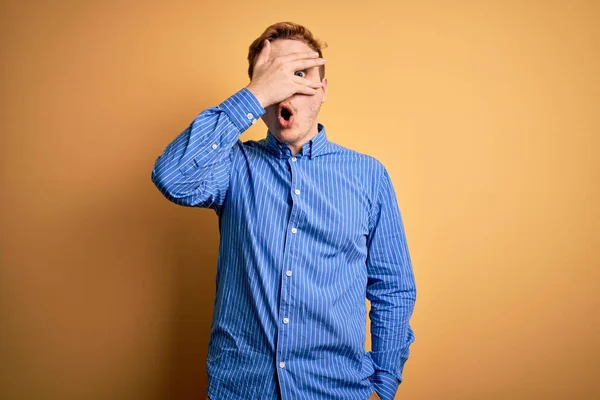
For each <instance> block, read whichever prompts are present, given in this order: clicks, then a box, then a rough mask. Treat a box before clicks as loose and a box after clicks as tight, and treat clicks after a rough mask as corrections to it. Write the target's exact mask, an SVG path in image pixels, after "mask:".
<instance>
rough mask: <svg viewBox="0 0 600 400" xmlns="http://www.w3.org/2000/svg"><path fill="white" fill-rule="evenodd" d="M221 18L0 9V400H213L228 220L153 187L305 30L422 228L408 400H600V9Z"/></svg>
mask: <svg viewBox="0 0 600 400" xmlns="http://www.w3.org/2000/svg"><path fill="white" fill-rule="evenodd" d="M53 3H54V4H53ZM223 3H226V4H225V5H219V2H216V1H211V2H208V1H171V2H165V1H160V2H158V1H155V2H147V1H139V2H137V3H133V2H124V1H121V2H107V1H86V2H84V1H54V2H50V1H26V2H24V1H14V0H13V1H5V2H3V5H2V12H1V18H2V20H1V21H0V30H1V40H2V65H1V67H2V71H1V74H2V81H1V91H2V92H1V96H2V97H1V102H2V103H1V105H2V115H1V124H2V126H1V127H2V146H1V151H2V154H1V163H2V164H1V176H2V189H1V191H2V198H1V211H2V226H1V228H2V248H1V256H0V257H1V263H2V264H1V267H2V269H1V277H0V278H1V279H0V313H1V315H0V362H1V364H2V371H0V376H1V377H2V378H1V379H2V381H1V389H0V397H1V398H3V399H198V398H203V396H204V394H205V389H206V378H205V366H204V362H205V356H206V350H207V343H208V333H209V327H210V319H211V315H212V304H213V303H212V302H213V295H214V279H215V269H216V257H217V246H218V240H219V236H218V226H217V218H216V215H215V214H214V213H213V211H212V210H202V209H190V208H184V207H178V206H176V205H174V204H172V203H169V202H167V200H166V199H164V198H163V197H162V196H161V195H160V193H159V192H158V191H157V190H156V189H155V187H154V186H153V184H152V183H151V181H150V172H151V169H152V166H153V163H154V160H155V159H156V157H157V156H158V155H159V154H160V152H161V151H162V149H163V148H164V146H165V145H166V144H167V143H168V142H169V141H171V140H172V139H173V138H174V137H175V135H176V134H178V133H179V132H180V131H181V130H183V129H184V128H185V127H186V126H187V125H188V124H189V123H190V122H191V120H192V119H193V118H194V117H195V116H196V115H197V113H199V112H200V111H201V110H203V109H205V108H207V107H209V106H212V105H216V104H218V103H219V102H220V101H222V100H224V99H225V98H226V97H228V96H229V95H231V94H233V93H234V92H235V91H237V90H238V89H240V88H241V87H243V86H245V85H246V84H247V82H248V81H247V77H246V68H247V65H246V52H247V47H248V45H249V44H250V42H251V41H252V40H253V39H254V38H255V37H257V36H258V35H259V34H260V33H261V32H262V30H263V29H264V28H265V27H266V26H268V25H269V24H271V23H273V22H276V21H283V20H292V21H295V22H299V23H303V24H305V25H306V26H308V27H309V28H310V29H312V30H313V31H314V33H315V34H316V35H317V36H318V37H320V38H322V39H324V40H325V41H327V42H328V44H329V47H328V48H327V49H326V50H325V58H326V59H327V76H328V79H329V96H328V101H327V102H326V103H325V105H324V107H323V109H322V112H321V116H320V122H322V123H324V124H326V126H327V132H328V135H329V137H330V139H331V140H332V141H334V142H337V143H339V144H342V145H344V146H347V147H350V148H353V149H356V150H358V151H361V152H364V153H367V154H370V155H373V156H375V157H377V158H378V159H380V160H381V161H382V162H383V163H384V164H385V165H386V166H387V167H388V169H389V171H390V175H391V177H392V179H393V182H394V185H395V188H396V191H397V195H398V198H399V203H400V207H401V210H402V212H403V216H404V220H405V226H406V233H407V237H408V240H409V246H410V250H411V256H412V259H413V263H414V269H415V275H416V280H417V285H418V295H417V304H416V308H415V313H414V317H413V320H412V326H413V328H414V330H415V334H416V342H415V343H414V344H413V346H412V347H411V358H410V359H409V361H408V362H407V364H406V367H405V373H404V379H405V381H404V383H403V384H402V385H401V387H400V389H399V392H398V396H397V398H402V399H436V400H437V399H444V400H446V399H457V400H459V399H460V400H463V399H597V398H600V385H599V382H598V377H599V376H600V366H599V358H600V341H599V339H598V338H599V337H600V318H599V317H600V316H599V314H600V307H599V306H600V301H599V296H598V293H597V290H598V282H599V281H600V279H599V278H600V274H599V272H598V271H599V267H600V257H599V252H598V247H599V245H600V241H599V239H600V232H599V228H598V226H599V222H600V221H599V212H598V210H599V207H598V204H600V198H599V197H600V196H599V182H600V176H599V170H600V168H599V163H598V155H597V153H598V150H600V146H599V144H600V143H599V139H598V135H599V134H600V123H599V120H600V118H599V112H600V79H599V78H598V76H599V75H600V28H599V21H600V2H598V1H550V0H548V1H541V0H540V1H535V2H534V1H501V0H498V1H453V2H450V1H399V2H398V1H388V2H376V1H371V2H368V3H363V2H360V3H356V4H352V3H348V2H342V1H340V2H331V1H312V0H305V1H301V2H287V3H286V2H281V1H261V2H248V1H231V2H223ZM366 4H368V5H366ZM265 134H266V127H265V126H264V125H263V124H262V123H260V124H257V125H255V126H253V127H252V128H251V129H250V130H249V131H248V132H245V133H244V134H243V135H242V139H244V140H247V139H258V138H261V137H264V135H265ZM369 346H370V343H367V348H369Z"/></svg>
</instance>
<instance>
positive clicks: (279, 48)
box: [269, 39, 312, 59]
mask: <svg viewBox="0 0 600 400" xmlns="http://www.w3.org/2000/svg"><path fill="white" fill-rule="evenodd" d="M311 50H312V49H311V48H310V47H308V45H307V44H306V43H304V42H302V41H300V40H293V39H277V40H275V41H273V42H271V54H270V55H269V59H273V58H275V57H278V56H283V55H286V54H290V53H303V52H306V51H311Z"/></svg>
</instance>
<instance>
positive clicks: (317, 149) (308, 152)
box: [266, 123, 330, 160]
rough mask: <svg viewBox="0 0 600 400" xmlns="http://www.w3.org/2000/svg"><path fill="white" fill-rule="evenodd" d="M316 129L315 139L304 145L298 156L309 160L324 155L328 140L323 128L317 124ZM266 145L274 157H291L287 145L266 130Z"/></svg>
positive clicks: (290, 151)
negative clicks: (306, 157)
mask: <svg viewBox="0 0 600 400" xmlns="http://www.w3.org/2000/svg"><path fill="white" fill-rule="evenodd" d="M317 129H318V131H319V132H318V133H317V134H316V135H315V137H313V138H312V139H310V140H309V141H308V142H306V143H304V145H303V146H302V149H301V150H300V152H299V154H302V155H303V156H308V157H309V158H310V159H311V160H312V159H313V158H314V157H316V156H318V155H319V154H323V153H325V152H326V150H327V147H328V146H329V144H330V142H329V140H327V133H326V132H325V126H324V125H323V124H320V123H317ZM266 143H267V149H269V151H270V152H271V153H273V154H274V155H275V156H276V157H279V158H288V157H290V156H291V155H292V150H291V149H290V148H289V147H288V145H287V144H285V143H283V142H281V141H280V140H279V139H277V138H276V137H275V135H273V133H271V131H270V130H267V140H266Z"/></svg>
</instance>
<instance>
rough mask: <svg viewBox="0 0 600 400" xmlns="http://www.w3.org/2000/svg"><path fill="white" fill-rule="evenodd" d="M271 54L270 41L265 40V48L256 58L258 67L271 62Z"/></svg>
mask: <svg viewBox="0 0 600 400" xmlns="http://www.w3.org/2000/svg"><path fill="white" fill-rule="evenodd" d="M270 53H271V42H269V39H265V41H264V44H263V48H262V50H261V51H260V53H258V57H257V58H256V65H260V64H264V63H266V62H267V61H268V60H269V54H270Z"/></svg>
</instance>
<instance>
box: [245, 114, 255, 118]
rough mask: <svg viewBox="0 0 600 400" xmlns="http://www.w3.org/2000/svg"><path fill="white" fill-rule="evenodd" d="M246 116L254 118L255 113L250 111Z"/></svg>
mask: <svg viewBox="0 0 600 400" xmlns="http://www.w3.org/2000/svg"><path fill="white" fill-rule="evenodd" d="M246 117H247V118H248V119H252V118H254V115H252V113H248V114H246Z"/></svg>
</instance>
